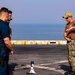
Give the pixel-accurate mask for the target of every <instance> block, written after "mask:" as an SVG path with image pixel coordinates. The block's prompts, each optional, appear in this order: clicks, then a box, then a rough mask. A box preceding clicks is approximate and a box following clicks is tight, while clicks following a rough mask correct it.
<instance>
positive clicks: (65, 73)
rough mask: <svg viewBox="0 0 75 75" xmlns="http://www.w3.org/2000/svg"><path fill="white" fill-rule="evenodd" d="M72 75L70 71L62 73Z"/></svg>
mask: <svg viewBox="0 0 75 75" xmlns="http://www.w3.org/2000/svg"><path fill="white" fill-rule="evenodd" d="M72 73H73V72H72V71H67V72H65V73H64V75H72Z"/></svg>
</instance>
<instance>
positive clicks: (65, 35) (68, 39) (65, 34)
mask: <svg viewBox="0 0 75 75" xmlns="http://www.w3.org/2000/svg"><path fill="white" fill-rule="evenodd" d="M64 38H65V39H66V40H67V41H71V39H70V38H68V37H67V33H66V32H64Z"/></svg>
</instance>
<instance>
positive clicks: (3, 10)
mask: <svg viewBox="0 0 75 75" xmlns="http://www.w3.org/2000/svg"><path fill="white" fill-rule="evenodd" d="M1 12H9V10H8V8H6V7H2V8H1V9H0V13H1Z"/></svg>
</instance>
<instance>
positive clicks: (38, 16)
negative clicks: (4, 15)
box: [0, 0, 75, 24]
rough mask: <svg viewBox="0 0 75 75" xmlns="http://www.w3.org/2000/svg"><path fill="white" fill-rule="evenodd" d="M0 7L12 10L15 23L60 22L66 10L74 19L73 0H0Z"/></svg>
mask: <svg viewBox="0 0 75 75" xmlns="http://www.w3.org/2000/svg"><path fill="white" fill-rule="evenodd" d="M0 7H7V8H9V9H10V10H12V11H13V21H12V23H15V24H16V23H17V24H20V23H23V24H51V23H54V24H59V23H61V24H62V23H65V22H66V21H65V20H64V19H62V16H63V15H64V14H65V13H66V12H71V13H72V14H73V18H74V19H75V0H0Z"/></svg>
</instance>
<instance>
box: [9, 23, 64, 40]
mask: <svg viewBox="0 0 75 75" xmlns="http://www.w3.org/2000/svg"><path fill="white" fill-rule="evenodd" d="M10 27H11V28H12V40H64V37H63V32H64V28H65V24H10Z"/></svg>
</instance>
